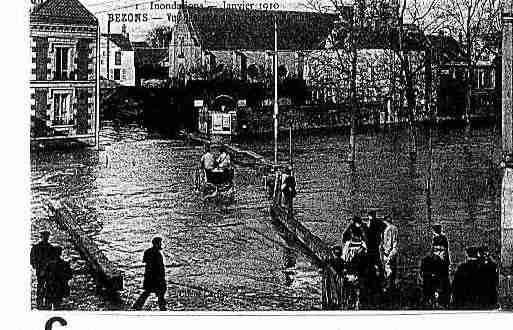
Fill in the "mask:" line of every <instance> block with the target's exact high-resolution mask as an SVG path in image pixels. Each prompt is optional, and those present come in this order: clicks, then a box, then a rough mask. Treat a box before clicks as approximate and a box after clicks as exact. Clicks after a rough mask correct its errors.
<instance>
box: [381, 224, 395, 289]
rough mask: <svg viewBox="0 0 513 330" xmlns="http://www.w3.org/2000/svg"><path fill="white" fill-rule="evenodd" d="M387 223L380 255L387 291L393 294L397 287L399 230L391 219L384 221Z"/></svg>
mask: <svg viewBox="0 0 513 330" xmlns="http://www.w3.org/2000/svg"><path fill="white" fill-rule="evenodd" d="M383 222H384V223H385V225H386V227H385V231H384V232H383V241H382V243H381V248H380V255H381V262H382V263H383V270H384V274H383V275H384V277H385V291H388V292H387V293H388V294H391V291H393V290H394V289H395V279H396V276H397V254H398V252H399V231H398V229H397V226H395V225H394V224H392V223H391V222H390V219H388V221H387V220H384V221H383Z"/></svg>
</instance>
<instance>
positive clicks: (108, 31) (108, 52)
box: [107, 19, 110, 80]
mask: <svg viewBox="0 0 513 330" xmlns="http://www.w3.org/2000/svg"><path fill="white" fill-rule="evenodd" d="M107 80H110V20H109V19H107Z"/></svg>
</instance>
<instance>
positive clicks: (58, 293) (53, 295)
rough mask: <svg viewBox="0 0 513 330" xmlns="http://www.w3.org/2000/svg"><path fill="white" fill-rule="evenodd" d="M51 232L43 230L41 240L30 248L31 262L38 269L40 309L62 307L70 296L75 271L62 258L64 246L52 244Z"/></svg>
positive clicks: (37, 297) (38, 304) (37, 302)
mask: <svg viewBox="0 0 513 330" xmlns="http://www.w3.org/2000/svg"><path fill="white" fill-rule="evenodd" d="M49 239H50V232H49V231H43V232H41V241H40V242H39V243H37V244H35V245H34V246H33V247H32V249H31V250H30V264H31V265H32V267H33V268H34V270H35V271H36V279H37V288H36V306H37V308H38V309H54V310H56V309H60V308H61V304H62V301H63V299H64V297H67V296H69V294H70V286H69V281H70V280H71V278H72V276H73V273H72V270H71V267H70V264H69V263H68V262H67V261H64V260H63V259H62V247H60V246H54V245H52V244H50V242H49Z"/></svg>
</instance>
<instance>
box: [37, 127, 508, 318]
mask: <svg viewBox="0 0 513 330" xmlns="http://www.w3.org/2000/svg"><path fill="white" fill-rule="evenodd" d="M406 133H407V132H406V131H403V130H400V131H398V133H393V132H389V133H387V132H386V131H380V132H377V133H369V134H366V135H361V136H358V139H357V143H358V145H357V163H356V173H352V172H351V171H350V169H349V167H348V166H347V164H346V163H344V161H343V160H344V159H345V158H346V155H347V150H348V136H346V135H342V134H335V133H333V134H328V135H320V134H313V135H303V136H296V137H295V138H294V167H295V171H296V176H297V181H298V198H297V201H296V206H297V212H298V216H299V219H300V220H301V221H303V223H304V224H305V225H306V226H307V227H308V228H309V229H310V230H311V231H312V232H313V233H314V234H316V235H318V236H319V237H321V238H322V239H324V240H325V241H327V242H328V243H329V244H336V243H337V242H338V239H339V235H340V233H341V232H342V231H343V229H344V228H345V226H346V225H347V220H348V219H349V217H350V215H351V213H352V210H355V211H356V212H364V211H365V210H367V209H369V208H377V209H380V210H383V212H384V213H385V214H390V215H392V219H393V221H394V222H395V223H396V224H397V225H398V227H399V233H400V234H399V238H400V241H399V244H400V251H401V252H400V260H401V262H400V265H401V266H400V270H399V271H400V272H401V277H402V278H403V279H405V280H409V281H415V280H416V276H417V275H416V273H415V269H416V267H417V266H418V263H419V261H420V256H422V255H424V254H425V253H426V252H427V250H428V248H429V244H430V242H431V241H430V240H431V234H430V231H429V221H428V219H427V206H426V205H427V203H426V193H425V186H426V180H427V177H428V175H427V174H428V163H429V159H428V155H429V152H428V147H427V145H428V144H427V138H426V136H425V135H423V134H419V143H418V149H419V155H418V157H417V159H416V160H415V161H412V160H411V159H410V158H409V156H408V155H407V152H406V145H407V143H406V142H407V134H406ZM282 142H283V144H282V145H281V146H280V151H281V158H282V159H286V157H287V156H286V155H287V153H288V149H287V148H288V141H287V139H286V137H285V136H284V137H283V141H282ZM101 145H102V151H100V152H97V151H94V150H87V149H86V150H80V151H69V150H68V151H39V152H37V153H33V154H32V159H31V166H32V173H31V175H32V202H31V205H32V219H31V223H32V241H33V242H36V241H37V240H38V235H37V234H38V232H39V231H40V230H42V229H50V230H51V231H52V233H54V236H53V237H52V238H51V241H52V242H55V243H58V244H61V245H63V246H64V247H65V259H67V260H71V263H72V267H73V269H74V271H75V276H74V278H73V279H72V281H71V283H70V284H71V292H72V293H71V297H69V299H67V300H66V308H67V309H77V310H110V309H123V310H126V309H128V308H129V306H130V305H131V304H132V303H133V302H134V301H135V299H137V296H138V295H139V294H140V293H141V292H142V279H143V272H144V265H143V263H142V253H143V251H144V249H146V248H148V247H149V246H150V243H149V242H150V240H151V238H152V237H153V236H155V235H160V236H162V237H163V239H164V249H163V254H164V257H165V264H166V266H167V267H166V272H167V273H166V277H167V280H168V292H167V295H166V297H167V301H168V309H170V310H311V309H320V304H321V302H320V290H321V286H320V276H319V274H318V271H317V269H316V268H315V267H313V266H311V265H310V264H309V263H308V261H307V260H305V259H303V258H302V257H301V256H298V258H297V262H296V266H295V268H294V271H293V275H292V277H293V281H292V283H290V281H289V280H288V279H287V277H286V275H285V274H284V271H285V270H286V269H287V267H288V266H290V264H289V263H288V261H289V260H288V259H290V255H289V253H287V252H288V251H289V250H288V249H287V247H286V245H285V243H284V241H283V240H282V239H281V238H280V237H279V235H278V234H277V233H276V232H275V230H274V229H273V226H272V225H271V223H270V218H269V214H268V210H267V204H266V201H265V199H264V193H263V188H262V182H261V178H260V177H259V176H258V175H257V173H256V171H255V170H254V169H252V168H250V167H243V166H237V167H236V187H237V194H236V196H237V197H236V203H235V204H233V205H231V206H229V207H227V208H221V207H219V206H216V205H212V204H209V203H204V202H203V201H201V199H200V198H199V196H198V195H197V194H196V193H195V191H194V189H193V180H192V177H193V173H194V170H195V168H196V167H197V165H198V161H199V158H200V157H201V153H202V149H201V148H199V147H194V146H190V145H185V144H184V143H183V142H182V141H180V140H170V139H166V138H155V137H154V136H150V133H149V132H148V131H147V130H146V129H145V128H143V127H139V126H135V125H134V126H124V127H113V126H111V125H104V128H103V130H102V132H101ZM240 145H242V146H245V147H248V148H251V149H252V150H253V151H256V152H259V153H262V154H264V155H266V156H269V158H271V155H272V143H271V142H270V141H269V140H258V141H257V140H251V141H244V142H241V143H240ZM499 154H500V147H499V141H498V134H497V132H495V131H494V130H493V129H491V128H482V129H474V130H472V133H471V136H470V137H469V138H465V136H464V133H463V130H458V129H453V130H447V131H444V130H439V131H436V132H434V133H433V153H432V171H431V173H432V194H431V203H432V215H433V216H432V220H433V221H441V222H442V224H443V226H444V228H445V231H446V233H447V235H448V238H449V240H450V242H451V258H452V261H453V263H458V262H460V261H461V260H462V258H463V249H464V247H465V246H466V245H468V244H487V245H489V246H490V248H491V250H492V251H494V252H495V251H497V249H498V246H499V244H498V239H499V235H500V232H499V221H500V217H499V213H498V212H499V205H500V203H499V198H498V189H499V184H500V181H499V171H498V170H497V165H498V159H499ZM44 199H53V200H60V201H63V202H67V203H69V205H71V206H72V208H73V212H74V215H75V216H76V217H77V219H79V220H80V223H81V224H82V226H83V229H84V230H85V231H87V233H88V235H89V236H90V237H91V238H92V239H93V240H94V241H95V242H96V243H97V244H98V245H99V247H100V248H101V249H102V250H103V251H104V253H105V255H106V256H107V257H108V258H109V259H110V260H111V261H112V262H114V263H115V264H116V265H117V266H118V267H119V268H120V269H121V270H122V271H123V272H124V274H125V277H124V286H125V287H124V289H123V290H122V291H121V293H120V294H121V298H122V300H123V304H122V305H114V304H112V303H109V302H106V301H105V300H104V299H102V298H101V297H99V296H96V295H95V289H94V285H93V281H92V278H91V277H90V275H88V274H87V271H86V269H85V264H84V262H83V261H81V259H80V257H79V256H78V254H77V252H75V251H74V249H73V248H72V246H71V244H70V242H69V240H68V238H67V236H66V234H65V233H63V232H62V231H60V230H59V229H58V228H57V227H56V225H55V224H53V223H52V222H50V221H49V220H48V217H47V214H46V213H45V210H44V209H43V208H42V200H44ZM33 282H34V281H33ZM34 291H35V284H33V294H32V297H33V303H34V300H35V294H34ZM156 305H157V304H156V298H155V297H152V298H150V300H149V301H148V303H147V304H146V307H145V308H146V309H152V310H155V309H156Z"/></svg>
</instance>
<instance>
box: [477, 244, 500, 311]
mask: <svg viewBox="0 0 513 330" xmlns="http://www.w3.org/2000/svg"><path fill="white" fill-rule="evenodd" d="M478 252H479V259H480V262H481V267H480V270H479V275H480V276H479V279H480V283H481V284H480V287H481V302H482V307H483V308H485V309H495V308H497V285H498V284H499V276H498V272H497V263H496V262H495V261H494V260H493V258H492V257H491V256H490V252H489V251H488V247H487V246H484V245H483V246H480V247H479V251H478Z"/></svg>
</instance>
